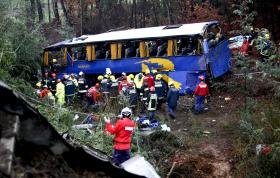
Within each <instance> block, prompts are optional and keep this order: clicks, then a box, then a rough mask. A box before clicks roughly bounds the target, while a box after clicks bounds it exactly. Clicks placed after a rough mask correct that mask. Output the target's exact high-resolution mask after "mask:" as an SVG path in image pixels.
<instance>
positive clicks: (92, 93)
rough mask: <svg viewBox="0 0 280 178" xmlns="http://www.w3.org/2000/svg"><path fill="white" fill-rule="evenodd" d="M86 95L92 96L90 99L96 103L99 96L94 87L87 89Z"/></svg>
mask: <svg viewBox="0 0 280 178" xmlns="http://www.w3.org/2000/svg"><path fill="white" fill-rule="evenodd" d="M87 95H88V96H89V97H92V100H93V102H94V103H96V102H97V101H98V97H99V92H98V91H97V89H96V88H95V87H91V88H90V89H89V90H88V93H87Z"/></svg>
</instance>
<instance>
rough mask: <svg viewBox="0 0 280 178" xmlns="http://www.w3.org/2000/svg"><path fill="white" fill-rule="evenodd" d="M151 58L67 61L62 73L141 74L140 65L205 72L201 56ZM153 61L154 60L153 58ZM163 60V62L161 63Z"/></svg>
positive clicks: (204, 63) (203, 60)
mask: <svg viewBox="0 0 280 178" xmlns="http://www.w3.org/2000/svg"><path fill="white" fill-rule="evenodd" d="M151 59H152V58H129V59H116V60H95V61H90V62H89V61H74V62H73V63H72V61H71V59H69V60H68V66H67V67H66V68H65V69H64V70H62V73H79V72H80V71H83V72H84V73H85V74H101V73H104V72H105V68H107V67H109V68H111V70H112V72H113V73H122V72H127V73H137V72H142V63H143V64H145V65H147V66H148V67H149V68H156V69H166V70H168V69H169V70H170V68H171V70H175V71H197V70H206V62H205V59H204V57H203V56H176V57H161V58H156V60H151ZM154 59H155V58H154ZM163 60H165V61H163Z"/></svg>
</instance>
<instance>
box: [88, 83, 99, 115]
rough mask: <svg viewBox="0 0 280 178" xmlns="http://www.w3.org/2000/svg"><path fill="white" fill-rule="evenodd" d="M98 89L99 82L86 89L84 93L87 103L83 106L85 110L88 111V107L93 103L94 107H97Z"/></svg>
mask: <svg viewBox="0 0 280 178" xmlns="http://www.w3.org/2000/svg"><path fill="white" fill-rule="evenodd" d="M99 89H100V84H99V83H96V84H95V86H92V87H91V88H90V89H88V91H87V94H86V97H87V104H86V106H85V107H84V111H85V112H87V111H88V107H89V106H91V105H93V106H94V107H95V108H97V107H98V100H99V97H100V93H99Z"/></svg>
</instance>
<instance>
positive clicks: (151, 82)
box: [144, 74, 155, 88]
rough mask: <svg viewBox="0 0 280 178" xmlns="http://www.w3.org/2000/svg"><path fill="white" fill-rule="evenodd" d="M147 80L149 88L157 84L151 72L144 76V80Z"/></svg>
mask: <svg viewBox="0 0 280 178" xmlns="http://www.w3.org/2000/svg"><path fill="white" fill-rule="evenodd" d="M145 81H147V83H148V87H149V88H151V87H153V86H155V82H154V77H153V76H151V75H150V74H148V75H146V76H145V77H144V82H145Z"/></svg>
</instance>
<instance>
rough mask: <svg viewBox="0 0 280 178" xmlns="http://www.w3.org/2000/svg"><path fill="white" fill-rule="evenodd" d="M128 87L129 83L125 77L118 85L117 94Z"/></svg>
mask: <svg viewBox="0 0 280 178" xmlns="http://www.w3.org/2000/svg"><path fill="white" fill-rule="evenodd" d="M128 85H129V82H128V81H127V77H126V76H123V77H122V81H121V82H120V84H119V89H118V91H119V93H120V92H121V91H122V90H123V88H126V89H127V88H128Z"/></svg>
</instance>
